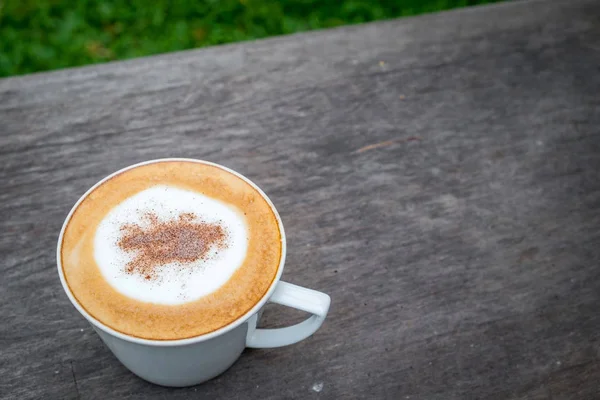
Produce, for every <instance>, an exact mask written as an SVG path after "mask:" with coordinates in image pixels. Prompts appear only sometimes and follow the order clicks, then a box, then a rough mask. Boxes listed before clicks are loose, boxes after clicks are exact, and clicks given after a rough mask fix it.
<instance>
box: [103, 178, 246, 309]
mask: <svg viewBox="0 0 600 400" xmlns="http://www.w3.org/2000/svg"><path fill="white" fill-rule="evenodd" d="M148 213H152V214H154V215H156V216H157V217H158V219H159V221H170V220H175V219H177V218H178V216H179V215H181V214H183V213H192V214H194V215H196V217H197V218H198V219H199V220H202V221H205V222H207V223H219V224H220V225H221V226H222V227H223V228H224V229H225V230H226V231H227V233H228V235H227V239H226V247H225V248H223V249H219V250H218V252H217V251H216V249H214V248H213V249H211V250H210V252H209V253H208V257H207V258H206V259H199V260H197V261H195V262H191V263H186V264H183V265H180V264H177V263H170V264H166V265H162V266H159V267H158V268H157V270H156V271H157V278H156V279H151V280H148V279H144V277H143V276H141V275H140V274H128V273H126V272H125V267H126V265H127V264H128V263H129V262H130V261H131V260H132V259H133V258H134V254H132V252H127V251H125V250H123V249H121V248H120V247H119V245H118V241H119V239H120V238H121V237H122V235H123V232H122V231H121V227H122V226H123V225H124V224H136V225H139V226H141V227H145V226H148V224H149V222H148V219H147V217H145V215H147V214H148ZM247 247H248V230H247V227H246V223H245V218H244V216H243V215H242V214H241V213H240V212H239V211H237V210H236V209H235V208H234V207H232V206H229V205H227V204H226V203H223V202H221V201H219V200H216V199H213V198H211V197H207V196H204V195H202V194H200V193H198V192H194V191H189V190H184V189H180V188H177V187H174V186H168V185H157V186H152V187H150V188H148V189H146V190H143V191H142V192H140V193H137V194H136V195H134V196H131V197H129V198H128V199H126V200H125V201H123V202H121V203H120V204H118V205H117V206H115V207H114V208H113V209H112V210H111V211H110V212H109V213H108V214H107V215H106V217H104V219H103V220H102V221H101V222H100V224H99V225H98V228H97V230H96V234H95V237H94V259H95V260H96V263H97V264H98V267H99V268H100V271H101V272H102V275H103V277H104V278H105V279H106V281H107V282H108V283H109V284H110V285H111V286H112V287H113V288H114V289H115V290H117V291H118V292H120V293H122V294H124V295H126V296H129V297H131V298H134V299H136V300H140V301H145V302H151V303H157V304H168V305H176V304H183V303H186V302H190V301H194V300H197V299H199V298H200V297H202V296H205V295H207V294H209V293H212V292H214V291H216V290H217V289H219V287H221V286H222V285H223V284H225V283H226V282H227V281H228V280H229V278H231V276H232V275H233V274H234V273H235V271H236V270H237V269H238V268H239V267H240V266H241V265H242V263H243V261H244V258H245V257H246V250H247Z"/></svg>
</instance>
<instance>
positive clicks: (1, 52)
mask: <svg viewBox="0 0 600 400" xmlns="http://www.w3.org/2000/svg"><path fill="white" fill-rule="evenodd" d="M494 1H497V0H189V1H188V0H172V1H167V0H155V1H149V0H71V1H60V0H0V77H5V76H10V75H18V74H26V73H30V72H37V71H46V70H51V69H57V68H65V67H72V66H77V65H85V64H92V63H97V62H105V61H110V60H122V59H127V58H132V57H139V56H145V55H150V54H157V53H164V52H169V51H175V50H184V49H191V48H195V47H202V46H210V45H215V44H220V43H229V42H237V41H242V40H251V39H258V38H264V37H267V36H273V35H282V34H288V33H293V32H301V31H308V30H311V29H321V28H331V27H335V26H340V25H347V24H356V23H361V22H368V21H374V20H379V19H386V18H395V17H401V16H407V15H415V14H420V13H425V12H432V11H438V10H446V9H450V8H455V7H463V6H469V5H475V4H482V3H491V2H494Z"/></svg>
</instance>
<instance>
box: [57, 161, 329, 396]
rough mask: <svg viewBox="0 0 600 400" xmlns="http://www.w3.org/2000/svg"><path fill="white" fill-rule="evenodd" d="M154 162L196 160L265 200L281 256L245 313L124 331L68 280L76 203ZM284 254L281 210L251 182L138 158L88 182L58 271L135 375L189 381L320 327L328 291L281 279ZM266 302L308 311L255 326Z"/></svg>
mask: <svg viewBox="0 0 600 400" xmlns="http://www.w3.org/2000/svg"><path fill="white" fill-rule="evenodd" d="M158 162H196V163H202V164H206V165H211V166H215V167H218V168H221V169H222V170H224V171H226V172H229V173H231V174H233V175H235V176H237V177H239V178H240V179H242V180H244V181H245V182H246V183H248V184H249V185H251V186H252V187H253V188H254V189H256V191H257V192H258V193H260V195H261V196H262V197H263V198H264V199H265V201H266V202H267V203H268V205H269V206H270V207H271V209H272V211H273V214H274V215H275V217H276V219H277V223H278V226H279V232H280V235H281V258H280V263H279V267H278V269H277V274H276V276H275V279H273V281H272V283H271V285H270V287H269V289H268V290H267V292H266V293H265V295H264V296H263V297H262V298H261V299H260V300H259V301H258V302H257V303H256V304H255V305H254V306H253V307H252V308H251V309H250V310H249V311H248V312H247V313H245V314H244V315H242V316H241V317H239V318H238V319H236V320H235V321H233V322H231V323H230V324H228V325H226V326H224V327H222V328H219V329H217V330H215V331H212V332H210V333H207V334H204V335H200V336H195V337H191V338H187V339H178V340H150V339H141V338H138V337H134V336H130V335H126V334H124V333H121V332H118V331H116V330H114V329H112V328H110V327H109V326H107V325H104V324H103V323H101V322H100V321H98V320H97V319H95V318H94V317H93V316H91V315H90V314H89V313H88V312H87V311H86V310H85V309H84V308H83V307H82V306H81V305H80V304H79V302H78V301H77V299H76V298H75V296H74V295H73V293H72V292H71V290H70V288H69V286H68V285H67V282H66V279H65V276H64V273H63V268H62V262H61V246H62V242H63V235H64V232H65V229H66V227H67V224H68V222H69V220H70V219H71V216H72V215H73V213H74V212H75V210H76V209H77V207H78V206H79V204H80V203H81V202H82V201H83V200H84V199H85V198H86V197H87V196H88V195H89V194H90V193H91V192H92V191H93V190H94V189H96V188H97V187H98V186H100V185H101V184H103V183H104V182H106V181H107V180H109V179H111V178H113V177H114V176H116V175H118V174H120V173H122V172H125V171H127V170H130V169H133V168H137V167H141V166H143V165H148V164H152V163H158ZM285 256H286V238H285V231H284V229H283V224H282V222H281V218H280V216H279V213H278V212H277V210H276V208H275V206H274V205H273V203H272V202H271V200H270V199H269V198H268V197H267V195H266V194H265V193H264V192H263V191H262V190H261V189H260V188H259V187H258V186H257V185H255V184H254V183H253V182H252V181H250V180H249V179H248V178H246V177H244V176H242V175H241V174H239V173H237V172H235V171H233V170H230V169H228V168H226V167H224V166H221V165H218V164H214V163H210V162H207V161H201V160H195V159H186V158H167V159H158V160H151V161H146V162H142V163H139V164H135V165H132V166H129V167H126V168H124V169H121V170H119V171H117V172H115V173H113V174H111V175H109V176H107V177H106V178H104V179H103V180H101V181H100V182H98V183H97V184H96V185H94V186H93V187H91V188H90V189H89V190H88V191H87V192H86V193H85V194H84V195H83V196H81V198H80V199H79V200H78V201H77V203H75V205H74V206H73V208H72V209H71V211H70V212H69V214H68V216H67V218H66V219H65V222H64V224H63V226H62V229H61V231H60V235H59V238H58V246H57V266H58V274H59V277H60V281H61V284H62V286H63V289H64V290H65V293H66V294H67V296H68V297H69V300H70V301H71V303H72V304H73V306H74V307H75V308H76V309H77V310H78V311H79V313H81V315H83V316H84V317H85V318H86V319H87V320H88V322H89V323H90V324H91V325H92V327H93V328H94V330H95V331H96V332H97V333H98V335H99V336H100V338H101V339H102V341H103V342H104V343H105V344H106V346H107V347H108V348H109V349H110V350H111V351H112V352H113V354H114V355H115V356H116V357H117V358H118V359H119V360H120V361H121V362H122V363H123V364H124V365H125V366H126V367H127V368H128V369H129V370H130V371H131V372H133V373H134V374H136V375H138V376H139V377H141V378H143V379H145V380H147V381H149V382H152V383H155V384H158V385H163V386H176V387H182V386H191V385H196V384H199V383H202V382H205V381H207V380H209V379H211V378H214V377H215V376H217V375H219V374H221V373H222V372H224V371H225V370H226V369H228V368H229V367H230V366H231V365H232V364H233V363H234V362H235V361H236V360H237V359H238V358H239V356H240V355H241V353H242V351H243V350H244V348H246V347H252V348H273V347H281V346H286V345H290V344H293V343H297V342H299V341H301V340H303V339H306V338H307V337H309V336H311V335H312V334H313V333H315V332H316V331H317V329H319V327H320V326H321V324H322V323H323V321H324V319H325V317H326V315H327V312H328V310H329V305H330V302H331V300H330V298H329V296H328V295H326V294H324V293H321V292H318V291H315V290H311V289H307V288H303V287H300V286H296V285H293V284H290V283H286V282H282V281H280V278H281V274H282V273H283V267H284V263H285ZM267 302H272V303H276V304H281V305H285V306H288V307H292V308H296V309H299V310H302V311H306V312H308V313H310V314H312V316H310V317H309V318H308V319H307V320H305V321H303V322H301V323H299V324H296V325H293V326H289V327H285V328H278V329H257V328H256V324H257V320H258V316H259V314H260V311H261V310H262V308H263V307H264V305H265V304H266V303H267Z"/></svg>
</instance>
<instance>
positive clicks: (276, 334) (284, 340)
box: [246, 282, 331, 349]
mask: <svg viewBox="0 0 600 400" xmlns="http://www.w3.org/2000/svg"><path fill="white" fill-rule="evenodd" d="M269 302H271V303H275V304H281V305H284V306H288V307H292V308H296V309H298V310H302V311H306V312H309V313H311V314H313V315H312V316H311V317H309V318H308V319H307V320H306V321H304V322H300V323H299V324H296V325H292V326H288V327H286V328H278V329H256V316H254V317H253V318H254V321H253V322H251V323H250V324H249V325H248V334H247V335H246V346H247V347H253V348H263V349H264V348H272V347H281V346H287V345H290V344H294V343H297V342H299V341H301V340H304V339H306V338H307V337H309V336H310V335H312V334H313V333H315V332H316V331H317V329H319V327H320V326H321V324H323V321H324V320H325V316H326V315H327V311H329V304H330V303H331V299H330V298H329V296H328V295H326V294H325V293H321V292H317V291H316V290H311V289H307V288H303V287H301V286H297V285H293V284H291V283H287V282H279V283H278V284H277V287H276V288H275V291H274V292H273V295H272V296H271V298H270V299H269Z"/></svg>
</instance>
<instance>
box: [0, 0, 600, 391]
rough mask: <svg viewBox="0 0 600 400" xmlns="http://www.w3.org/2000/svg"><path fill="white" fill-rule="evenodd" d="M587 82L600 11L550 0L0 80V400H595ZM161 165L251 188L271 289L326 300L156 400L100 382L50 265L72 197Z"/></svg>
mask: <svg viewBox="0 0 600 400" xmlns="http://www.w3.org/2000/svg"><path fill="white" fill-rule="evenodd" d="M599 66H600V2H597V1H594V0H576V1H573V0H568V1H553V2H550V1H547V2H546V1H531V2H516V3H508V4H500V5H495V6H489V7H481V8H479V7H478V8H472V9H463V10H459V11H452V12H447V13H440V14H433V15H427V16H423V17H418V18H410V19H401V20H394V21H388V22H381V23H375V24H367V25H362V26H353V27H345V28H341V29H334V30H327V31H320V32H314V33H308V34H301V35H292V36H288V37H282V38H275V39H269V40H264V41H257V42H249V43H241V44H236V45H231V46H221V47H213V48H208V49H203V50H197V51H189V52H182V53H174V54H168V55H164V56H158V57H150V58H142V59H137V60H133V61H126V62H118V63H111V64H105V65H98V66H93V67H87V68H81V69H71V70H63V71H59V72H52V73H46V74H35V75H30V76H24V77H16V78H10V79H5V80H0V171H1V172H0V254H1V255H2V262H1V265H0V271H1V272H0V278H1V283H0V285H1V288H0V321H1V324H0V354H1V355H0V397H1V398H10V399H12V398H14V399H19V400H23V399H41V398H44V399H72V398H81V399H116V398H127V399H166V398H169V399H188V398H202V399H203V398H207V399H208V398H240V399H241V398H256V399H283V398H285V399H312V398H314V399H350V398H363V399H409V398H410V399H444V400H446V399H476V398H479V399H505V398H515V399H516V398H528V399H597V398H600V363H599V359H600V342H599V338H600V265H599V261H600V247H599V246H598V245H599V244H600V179H599V178H600V176H599V175H600V173H599V171H600V136H599V126H600V70H599ZM166 156H183V157H193V158H200V159H206V160H211V161H215V162H218V163H222V164H225V165H227V166H229V167H231V168H233V169H235V170H239V171H240V172H242V173H244V174H246V175H247V176H248V177H250V178H251V179H253V180H255V182H257V183H258V184H259V185H261V186H262V187H263V188H264V189H265V191H266V192H267V193H268V194H269V195H270V196H271V198H272V199H273V201H274V203H275V204H276V206H277V207H278V209H279V210H280V213H281V215H282V218H283V221H284V223H285V225H286V231H287V234H288V235H289V238H288V243H289V255H288V262H287V266H286V270H285V274H284V279H285V280H287V281H290V282H293V283H297V284H300V285H304V286H308V287H311V288H315V289H317V290H322V291H324V292H327V293H329V294H330V295H331V297H332V299H333V303H332V307H331V311H330V315H329V317H328V320H327V321H326V323H325V325H324V326H323V327H322V329H321V330H319V331H318V333H317V334H315V335H314V336H313V337H312V338H310V339H309V340H306V341H304V342H302V343H300V344H297V345H294V346H289V347H286V348H281V349H272V350H254V351H247V352H246V353H245V354H244V355H243V356H242V358H241V359H240V360H239V361H238V362H237V363H236V364H235V365H234V366H233V367H232V368H231V369H230V370H229V371H227V372H226V373H225V374H223V375H222V376H220V377H218V378H216V379H214V380H212V381H210V382H208V383H206V384H204V385H201V386H197V387H193V388H187V389H179V390H173V389H167V388H162V387H158V386H154V385H151V384H149V383H146V382H144V381H142V380H141V379H139V378H136V377H135V376H134V375H132V374H131V373H129V372H128V371H127V370H126V369H125V368H124V367H123V366H122V365H121V364H120V363H119V362H118V361H117V360H116V359H115V358H114V357H113V355H112V354H111V353H110V352H109V351H108V350H107V349H106V348H105V347H104V345H103V344H102V343H101V341H100V339H99V338H98V336H97V335H96V334H95V333H94V332H93V330H92V329H91V327H90V326H89V325H88V324H87V322H86V321H85V320H84V319H83V318H81V317H80V316H79V314H78V313H77V312H76V311H75V309H74V308H73V307H72V305H71V304H70V303H69V301H68V299H67V297H66V295H65V294H64V293H63V291H62V288H61V286H60V283H59V280H58V276H57V273H56V264H55V246H56V239H57V235H58V232H59V229H60V226H61V224H62V222H63V219H64V218H65V216H66V214H67V212H68V211H69V209H70V207H71V206H72V205H73V203H74V202H75V201H76V200H77V199H78V197H79V196H80V195H81V194H82V193H83V192H84V191H85V190H86V189H87V188H88V187H90V186H91V185H92V184H94V183H95V182H96V181H98V180H99V179H101V178H102V177H104V176H105V175H107V174H109V173H110V172H113V171H115V170H117V169H119V168H121V167H124V166H126V165H129V164H132V163H135V162H138V161H142V160H146V159H152V158H159V157H166ZM301 318H303V315H300V314H299V313H293V312H290V311H289V310H288V309H284V308H277V307H272V308H270V309H269V310H268V311H267V313H266V321H265V325H267V326H281V325H286V324H290V323H293V322H297V321H299V320H300V319H301Z"/></svg>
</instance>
